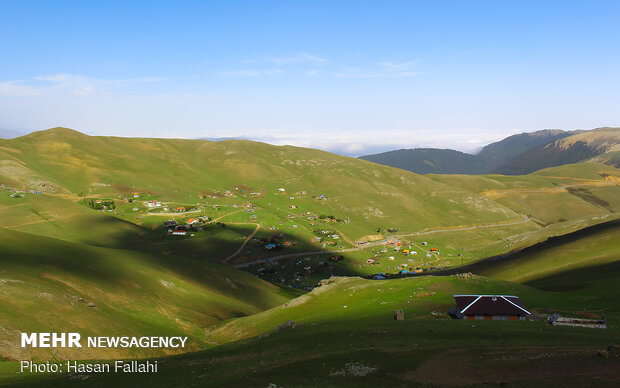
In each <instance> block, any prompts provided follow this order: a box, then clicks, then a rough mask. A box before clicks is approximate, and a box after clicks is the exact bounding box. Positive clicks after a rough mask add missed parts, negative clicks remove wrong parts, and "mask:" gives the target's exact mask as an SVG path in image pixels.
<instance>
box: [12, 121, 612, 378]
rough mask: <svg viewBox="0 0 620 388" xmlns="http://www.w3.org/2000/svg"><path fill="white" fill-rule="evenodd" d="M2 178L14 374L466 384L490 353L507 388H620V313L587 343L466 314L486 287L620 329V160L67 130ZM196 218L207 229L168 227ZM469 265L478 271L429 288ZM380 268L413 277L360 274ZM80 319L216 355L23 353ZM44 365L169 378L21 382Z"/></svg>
mask: <svg viewBox="0 0 620 388" xmlns="http://www.w3.org/2000/svg"><path fill="white" fill-rule="evenodd" d="M599 136H600V137H599V140H597V141H598V143H596V144H599V145H600V147H604V146H605V144H607V143H608V140H605V139H606V137H605V136H603V135H599ZM567 139H570V137H566V138H564V139H562V140H567ZM577 141H583V140H577ZM588 141H591V144H595V143H594V140H588ZM566 144H573V143H566ZM589 144H590V143H589ZM567 147H568V146H567ZM609 149H612V148H609ZM601 155H605V154H601ZM0 185H1V186H0V216H1V217H2V225H1V227H0V264H1V266H0V293H1V295H2V297H1V298H0V311H3V314H2V315H1V316H0V333H1V334H2V336H1V337H0V356H1V357H2V358H3V360H4V361H0V384H16V383H23V384H25V385H26V386H27V385H29V384H32V385H37V384H41V383H45V384H48V385H51V386H53V385H55V384H56V385H58V386H65V385H77V386H79V385H82V384H95V385H102V386H136V385H145V384H152V385H165V386H175V385H176V386H194V385H196V386H198V385H201V386H203V385H207V386H208V385H211V386H266V385H267V384H270V383H274V384H283V385H299V386H316V385H328V386H329V385H331V386H343V385H347V384H348V385H351V384H355V385H360V386H364V384H365V385H366V386H380V385H414V384H452V385H459V384H461V383H462V382H463V381H465V382H475V381H480V378H481V377H480V375H478V374H476V373H473V372H472V370H474V369H476V368H481V363H482V364H485V363H487V362H488V360H493V361H494V368H495V370H500V371H501V373H499V372H493V370H492V369H491V368H487V367H482V368H483V369H482V372H480V373H482V374H483V375H484V376H485V377H484V379H483V380H484V381H487V382H489V383H494V384H500V383H506V382H509V383H512V382H514V383H519V384H522V385H528V384H529V383H531V382H536V383H540V381H543V382H555V383H557V384H559V385H562V384H566V383H567V382H569V381H570V382H574V381H579V382H583V384H591V383H593V382H598V383H600V382H605V383H606V382H613V381H614V380H613V379H614V375H613V371H615V370H616V368H617V365H618V364H617V363H618V360H617V358H614V357H615V356H613V354H612V356H610V357H609V359H605V360H604V361H602V362H603V363H604V364H601V361H600V360H599V359H598V358H597V357H596V356H595V355H596V354H597V352H598V351H600V350H601V349H606V348H607V346H609V345H613V344H615V343H617V342H618V338H619V337H618V328H617V326H616V325H615V323H614V324H610V329H609V331H598V332H596V331H589V332H585V333H584V332H582V331H579V330H578V329H573V328H567V329H566V330H563V329H562V328H560V329H558V328H554V327H551V326H548V325H546V324H545V323H543V322H523V321H520V322H501V325H497V322H486V321H483V322H476V323H475V325H471V324H470V323H466V322H464V321H458V320H452V319H450V318H449V316H448V315H447V311H448V310H449V309H450V308H451V307H452V306H453V304H454V300H453V298H452V295H453V294H461V293H472V294H475V293H485V294H518V295H519V296H520V297H522V299H523V301H524V303H526V305H527V306H528V308H530V309H532V311H534V312H536V313H541V314H547V313H549V312H554V311H559V312H561V313H563V314H574V315H577V316H585V317H589V316H599V315H600V313H601V312H604V313H605V315H606V316H607V317H608V318H609V319H610V322H612V321H613V322H615V320H617V319H618V318H620V309H619V307H618V303H617V293H616V291H615V288H614V287H615V283H614V282H615V279H617V269H618V268H617V262H618V259H617V243H616V241H617V239H618V233H619V230H618V226H617V221H615V222H614V221H613V220H615V219H617V218H618V215H619V214H620V195H618V193H619V188H620V170H618V169H617V168H614V167H612V166H609V165H606V164H601V163H597V162H593V161H592V162H587V163H577V164H570V165H563V166H559V167H552V168H547V169H543V170H539V171H536V172H534V173H531V174H528V175H520V176H504V175H497V174H488V175H476V176H468V175H444V174H442V175H434V174H429V175H425V176H420V175H417V174H414V173H412V172H408V171H404V170H400V169H396V168H392V167H387V166H381V165H377V164H375V163H371V162H368V161H365V160H360V159H355V158H348V157H343V156H338V155H334V154H330V153H327V152H322V151H317V150H312V149H304V148H298V147H290V146H284V147H277V146H271V145H268V144H264V143H257V142H250V141H243V140H225V141H220V142H211V141H206V140H180V139H141V138H116V137H96V136H87V135H84V134H81V133H79V132H77V131H73V130H69V129H66V128H55V129H51V130H47V131H41V132H35V133H32V134H30V135H27V136H23V137H20V138H17V139H11V140H1V141H0ZM96 200H100V201H102V203H103V202H104V201H105V203H109V202H110V201H112V202H114V205H115V206H113V207H110V208H105V207H100V208H93V206H92V204H93V203H95V202H94V201H96ZM154 203H158V204H159V205H160V208H157V207H151V205H152V206H155V205H154ZM178 209H182V210H178ZM194 218H202V219H203V221H201V223H200V224H199V225H200V226H199V227H191V228H189V227H188V228H189V229H188V230H189V232H188V233H187V235H185V236H171V235H170V234H168V233H167V228H166V227H164V226H163V224H162V223H163V221H166V220H170V219H175V220H177V221H178V222H179V223H181V224H185V223H186V222H189V220H191V219H194ZM592 225H595V226H594V227H592V228H593V229H585V230H582V231H580V232H575V231H577V230H581V229H584V228H588V227H591V226H592ZM334 236H335V237H334ZM556 236H562V237H561V238H559V239H558V237H556ZM317 238H318V240H317ZM549 238H551V239H549ZM562 238H564V239H562ZM554 239H555V240H554ZM271 241H274V242H275V243H274V245H276V243H277V244H278V245H279V246H278V247H276V249H275V250H274V251H270V250H269V249H267V248H266V243H267V242H271ZM545 241H547V242H545ZM549 241H551V243H549ZM287 242H288V245H286V243H287ZM328 242H331V243H333V244H329V245H326V244H327V243H328ZM537 243H539V244H538V245H537ZM528 246H531V248H527V247H528ZM405 251H407V252H405ZM410 251H415V255H414V254H412V253H411V252H410ZM496 255H497V256H498V257H500V256H501V258H500V259H497V260H495V261H492V260H489V261H480V262H479V264H476V263H477V262H478V261H479V260H481V259H484V258H486V257H489V256H496ZM506 255H507V256H506ZM339 256H340V257H339ZM369 258H371V259H370V260H369ZM503 259H505V261H502V260H503ZM498 263H499V264H498ZM463 265H465V266H468V267H466V268H471V271H472V272H475V274H473V275H472V274H459V275H454V276H413V274H414V273H413V269H415V270H416V271H417V270H419V271H421V272H422V274H425V273H429V272H430V273H431V274H432V273H434V272H433V271H435V272H436V273H437V274H441V273H444V272H441V270H445V269H446V268H449V269H451V270H452V271H453V272H461V271H459V270H458V268H459V267H460V266H463ZM233 267H237V268H233ZM242 269H243V270H242ZM467 270H468V271H469V270H470V269H467ZM402 271H404V272H405V275H402V276H403V278H398V277H399V276H401V275H397V274H402ZM379 272H381V273H383V274H384V275H385V276H388V277H394V278H393V279H389V280H369V279H362V278H360V277H357V276H356V275H363V276H367V277H371V276H370V275H374V274H377V273H379ZM417 273H418V275H419V274H420V273H419V272H417ZM332 275H340V277H338V276H335V277H332V278H331V279H330V280H325V281H322V282H321V283H320V284H321V286H320V287H316V288H314V289H313V290H312V291H310V292H305V290H303V291H302V288H304V287H307V288H308V289H312V287H314V286H316V285H317V283H319V281H321V280H322V279H327V278H330V276H332ZM385 276H384V277H385ZM266 280H267V281H266ZM276 284H277V285H276ZM571 284H573V286H571ZM395 309H401V310H403V311H404V312H405V315H406V317H407V319H406V320H405V321H394V320H393V319H392V314H393V312H394V310H395ZM288 320H291V321H294V322H295V323H294V324H291V323H289V324H287V325H285V326H282V327H280V328H278V326H279V325H281V324H282V323H284V322H286V321H288ZM65 327H70V328H71V329H72V330H75V331H79V332H81V333H83V334H84V335H121V334H122V335H133V334H135V335H145V334H153V335H187V336H189V337H190V342H191V345H190V347H188V349H185V350H184V351H192V352H195V353H190V354H186V355H178V356H174V357H168V356H171V352H167V351H161V350H160V351H157V350H152V351H136V350H134V351H123V350H119V349H117V350H115V351H110V350H107V351H106V352H97V351H96V350H94V351H93V350H92V349H91V350H90V352H72V351H71V350H65V351H61V352H58V350H55V351H54V352H48V351H45V350H40V351H37V352H30V351H28V352H25V351H24V350H23V349H21V348H19V347H18V346H16V345H17V344H18V343H17V340H16V339H17V336H18V334H19V332H20V331H44V330H45V331H62V328H65ZM287 327H289V328H288V329H287ZM291 327H292V328H291ZM543 348H544V349H553V351H547V350H545V351H543V350H542V349H543ZM540 354H543V355H544V357H543V359H544V361H543V362H541V361H540V360H541V358H540V357H542V356H540ZM24 357H28V358H33V359H41V360H46V359H54V358H58V359H66V358H75V359H81V360H84V359H111V358H119V357H126V358H129V357H132V358H133V357H135V358H144V357H149V358H152V357H162V358H160V362H161V372H160V373H158V374H157V376H147V375H144V376H138V375H136V376H130V377H127V376H117V375H114V374H110V375H92V374H90V375H85V376H81V377H79V378H80V379H83V380H76V379H75V376H60V377H56V378H54V377H52V376H46V375H38V376H29V377H28V376H23V375H16V374H15V373H14V371H15V367H16V360H20V359H22V358H24ZM497 360H501V361H500V362H499V364H498V362H497ZM463 365H464V366H463ZM566 365H570V366H572V369H571V372H570V373H566V371H565V370H564V369H562V368H561V367H562V366H566ZM445 368H450V369H451V370H453V371H454V373H452V374H451V375H452V376H453V377H450V378H448V377H446V374H445V373H443V372H442V370H443V369H445ZM498 368H499V369H498ZM507 371H510V373H509V374H506V373H508V372H507ZM504 376H509V377H508V378H506V377H504ZM362 377H364V378H363V379H362ZM300 378H301V381H300Z"/></svg>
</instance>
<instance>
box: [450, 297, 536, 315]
mask: <svg viewBox="0 0 620 388" xmlns="http://www.w3.org/2000/svg"><path fill="white" fill-rule="evenodd" d="M454 299H455V300H456V309H457V310H458V312H459V313H461V314H463V315H528V314H529V313H530V312H529V311H527V310H526V308H525V306H524V305H523V303H522V302H521V299H519V297H518V296H511V295H454Z"/></svg>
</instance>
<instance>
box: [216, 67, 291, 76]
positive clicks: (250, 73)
mask: <svg viewBox="0 0 620 388" xmlns="http://www.w3.org/2000/svg"><path fill="white" fill-rule="evenodd" d="M280 73H282V70H280V69H270V70H232V71H218V72H216V74H217V75H219V76H220V77H223V78H230V77H258V76H261V75H276V74H280Z"/></svg>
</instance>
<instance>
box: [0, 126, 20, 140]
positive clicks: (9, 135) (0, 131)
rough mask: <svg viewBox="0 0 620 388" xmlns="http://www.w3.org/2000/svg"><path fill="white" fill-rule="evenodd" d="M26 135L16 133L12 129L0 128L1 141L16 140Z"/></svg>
mask: <svg viewBox="0 0 620 388" xmlns="http://www.w3.org/2000/svg"><path fill="white" fill-rule="evenodd" d="M24 135H25V133H23V132H19V131H14V130H12V129H4V128H0V139H14V138H16V137H20V136H24Z"/></svg>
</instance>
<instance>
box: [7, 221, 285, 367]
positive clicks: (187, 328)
mask: <svg viewBox="0 0 620 388" xmlns="http://www.w3.org/2000/svg"><path fill="white" fill-rule="evenodd" d="M0 252H1V256H0V257H1V261H2V267H1V268H0V286H1V288H0V292H1V293H2V298H0V310H1V311H2V315H1V316H0V327H2V331H3V335H2V340H1V343H2V347H1V350H0V356H2V357H4V358H8V359H14V360H15V359H20V357H24V356H25V355H26V354H28V356H29V357H33V358H39V359H46V358H48V357H50V355H51V354H52V353H51V352H50V350H49V349H39V350H38V351H36V350H35V351H31V350H25V349H21V348H19V332H21V331H24V332H41V331H42V332H50V331H52V332H54V331H56V332H63V331H65V330H66V328H71V330H72V331H78V332H81V333H83V335H105V336H111V335H147V334H148V335H164V334H166V335H188V336H190V337H191V338H192V341H191V344H190V348H189V349H186V350H185V351H188V350H197V349H200V348H203V347H205V346H207V342H206V341H205V340H204V336H203V332H204V330H205V329H206V328H208V327H209V326H211V325H213V324H215V323H217V322H219V321H221V320H223V319H228V318H231V317H236V316H242V315H250V314H254V313H256V312H259V311H261V310H263V309H265V308H270V307H273V306H274V305H278V304H280V303H283V302H285V301H287V300H288V298H289V297H290V295H291V294H290V292H286V291H284V290H282V289H280V288H279V287H276V286H273V285H271V284H269V283H267V282H264V281H262V280H260V279H257V278H256V277H254V276H251V275H249V274H246V273H244V272H241V271H236V270H233V269H231V268H228V267H226V266H223V265H217V264H210V263H201V264H197V263H195V262H191V261H188V260H187V259H184V258H183V257H174V256H173V257H165V258H164V257H158V256H155V255H149V254H145V253H139V252H136V251H129V250H120V249H110V248H98V247H93V246H89V245H86V244H75V243H70V242H65V241H60V240H56V239H51V238H46V237H39V236H33V235H31V234H26V233H21V232H15V231H9V230H7V229H2V228H0ZM53 354H54V355H55V357H69V358H71V357H78V358H81V359H83V358H97V357H105V358H110V357H120V356H125V357H128V356H133V357H144V356H153V355H161V354H162V353H161V352H160V351H158V350H151V351H142V352H140V351H133V352H131V351H126V350H123V349H118V350H115V349H112V350H110V349H106V350H103V351H102V350H98V349H80V350H79V351H78V350H72V349H55V350H54V351H53Z"/></svg>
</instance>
